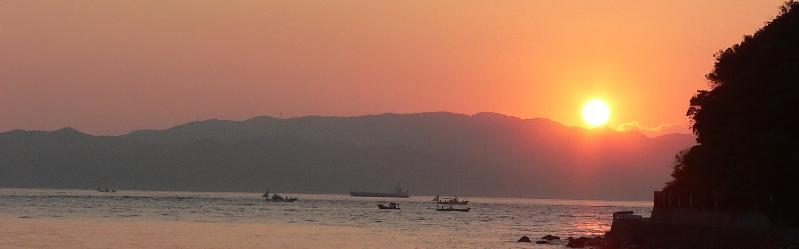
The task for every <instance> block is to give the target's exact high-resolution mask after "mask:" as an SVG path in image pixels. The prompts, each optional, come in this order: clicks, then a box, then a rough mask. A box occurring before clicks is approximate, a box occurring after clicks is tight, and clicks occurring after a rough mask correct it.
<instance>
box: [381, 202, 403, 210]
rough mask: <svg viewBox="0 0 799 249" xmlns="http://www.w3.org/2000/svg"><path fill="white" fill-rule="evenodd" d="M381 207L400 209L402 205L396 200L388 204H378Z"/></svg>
mask: <svg viewBox="0 0 799 249" xmlns="http://www.w3.org/2000/svg"><path fill="white" fill-rule="evenodd" d="M377 208H379V209H400V205H399V204H397V203H394V202H389V203H388V205H383V204H377Z"/></svg>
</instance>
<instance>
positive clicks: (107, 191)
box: [95, 187, 117, 193]
mask: <svg viewBox="0 0 799 249" xmlns="http://www.w3.org/2000/svg"><path fill="white" fill-rule="evenodd" d="M95 190H97V192H101V193H116V192H117V190H116V189H112V188H106V187H97V188H96V189H95Z"/></svg>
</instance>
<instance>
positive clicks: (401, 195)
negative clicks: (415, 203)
mask: <svg viewBox="0 0 799 249" xmlns="http://www.w3.org/2000/svg"><path fill="white" fill-rule="evenodd" d="M350 196H354V197H390V198H408V197H410V196H409V195H408V192H407V191H405V192H403V191H402V189H401V188H397V189H396V191H395V192H394V193H376V192H359V191H354V192H350Z"/></svg>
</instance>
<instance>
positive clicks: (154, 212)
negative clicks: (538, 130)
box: [0, 189, 652, 248]
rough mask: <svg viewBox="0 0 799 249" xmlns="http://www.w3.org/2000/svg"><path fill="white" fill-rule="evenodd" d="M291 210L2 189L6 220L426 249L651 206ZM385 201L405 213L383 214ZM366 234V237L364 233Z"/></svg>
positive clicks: (320, 201)
mask: <svg viewBox="0 0 799 249" xmlns="http://www.w3.org/2000/svg"><path fill="white" fill-rule="evenodd" d="M283 195H284V196H294V197H298V198H299V201H297V202H293V203H276V202H264V201H263V200H262V199H261V197H260V196H261V193H229V192H224V193H221V192H172V191H132V190H120V191H119V192H116V193H100V192H97V191H94V190H60V189H59V190H50V189H0V214H2V215H4V216H15V217H22V218H31V219H35V218H37V217H42V218H44V217H48V218H53V217H55V218H103V219H155V220H176V221H191V222H212V223H255V224H268V225H281V224H286V225H289V224H300V225H311V226H326V227H342V228H357V229H362V230H365V231H368V233H372V234H369V236H365V238H372V239H374V238H386V239H392V238H394V237H401V238H409V243H414V245H418V247H420V248H455V247H458V248H561V247H563V245H565V243H562V244H557V245H535V244H530V243H524V244H521V243H516V242H515V241H516V240H517V239H519V237H521V236H523V235H526V236H530V237H531V238H532V239H533V240H535V239H537V238H540V237H541V236H544V235H547V234H552V235H556V236H560V237H561V238H564V239H565V238H566V237H569V236H573V237H577V236H589V235H600V234H602V233H603V232H605V231H607V230H608V229H609V228H610V223H611V215H612V213H613V212H615V211H623V210H632V211H635V213H637V214H643V215H645V216H648V215H649V214H650V212H651V210H652V202H646V201H601V200H557V199H524V198H485V197H465V198H463V197H462V199H465V200H468V201H470V203H469V205H468V206H469V207H471V208H472V209H471V211H470V212H466V213H462V212H439V211H436V210H435V205H434V204H433V203H432V202H431V199H432V197H431V196H413V197H411V198H408V199H393V198H364V197H351V196H349V195H327V194H301V193H285V194H283ZM383 201H392V202H397V203H399V204H400V205H401V207H402V209H401V210H379V209H378V208H377V206H376V205H377V204H378V203H381V202H383ZM364 228H365V229H364Z"/></svg>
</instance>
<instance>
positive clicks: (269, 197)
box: [261, 189, 297, 202]
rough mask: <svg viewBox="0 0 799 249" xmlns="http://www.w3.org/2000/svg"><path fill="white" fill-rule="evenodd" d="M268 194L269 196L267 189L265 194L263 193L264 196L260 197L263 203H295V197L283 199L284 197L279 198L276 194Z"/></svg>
mask: <svg viewBox="0 0 799 249" xmlns="http://www.w3.org/2000/svg"><path fill="white" fill-rule="evenodd" d="M269 194H270V193H269V189H267V190H266V192H264V194H263V195H261V197H263V198H264V201H269V202H295V201H297V198H296V197H289V196H286V197H284V196H281V195H280V194H278V193H272V195H269Z"/></svg>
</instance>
